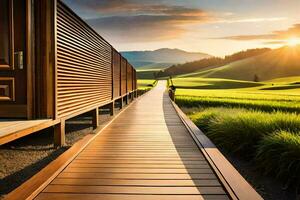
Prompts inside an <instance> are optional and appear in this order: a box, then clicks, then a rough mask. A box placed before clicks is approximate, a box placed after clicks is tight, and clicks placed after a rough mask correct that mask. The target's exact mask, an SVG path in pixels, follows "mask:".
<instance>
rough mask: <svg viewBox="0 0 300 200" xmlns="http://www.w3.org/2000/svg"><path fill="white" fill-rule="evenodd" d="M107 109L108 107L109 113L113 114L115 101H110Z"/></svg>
mask: <svg viewBox="0 0 300 200" xmlns="http://www.w3.org/2000/svg"><path fill="white" fill-rule="evenodd" d="M109 109H110V115H111V116H114V114H115V102H114V101H113V102H111V104H110V105H109Z"/></svg>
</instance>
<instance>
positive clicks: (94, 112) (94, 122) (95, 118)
mask: <svg viewBox="0 0 300 200" xmlns="http://www.w3.org/2000/svg"><path fill="white" fill-rule="evenodd" d="M91 114H92V125H93V128H94V129H96V128H97V127H98V126H99V108H96V109H94V110H92V111H91Z"/></svg>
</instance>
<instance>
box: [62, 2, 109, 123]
mask: <svg viewBox="0 0 300 200" xmlns="http://www.w3.org/2000/svg"><path fill="white" fill-rule="evenodd" d="M111 56H112V48H111V46H110V45H109V44H108V43H107V42H106V41H105V40H104V39H103V38H101V37H100V36H99V35H98V34H97V33H96V32H95V31H93V29H91V28H90V27H89V26H88V25H87V24H86V23H85V22H83V21H82V20H81V19H80V18H79V17H78V16H77V15H76V14H74V13H73V12H72V11H71V10H70V9H69V8H68V7H67V6H65V5H64V4H63V3H62V2H60V0H58V1H57V117H63V116H66V115H68V114H71V113H73V112H78V111H80V110H81V109H85V108H87V107H90V106H94V105H99V104H101V103H104V102H106V101H110V100H111V99H112V72H111V68H112V67H111V66H112V61H111V60H112V59H111Z"/></svg>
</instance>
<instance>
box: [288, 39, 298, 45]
mask: <svg viewBox="0 0 300 200" xmlns="http://www.w3.org/2000/svg"><path fill="white" fill-rule="evenodd" d="M287 44H288V45H289V46H296V45H299V44H300V38H290V39H288V40H287Z"/></svg>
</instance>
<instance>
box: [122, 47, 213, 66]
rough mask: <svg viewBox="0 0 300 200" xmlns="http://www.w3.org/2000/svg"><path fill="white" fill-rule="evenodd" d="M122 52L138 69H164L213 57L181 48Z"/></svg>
mask: <svg viewBox="0 0 300 200" xmlns="http://www.w3.org/2000/svg"><path fill="white" fill-rule="evenodd" d="M121 54H122V55H123V56H124V57H125V58H127V59H128V61H129V62H130V63H131V64H132V65H133V66H134V67H135V68H136V69H164V68H167V67H169V66H171V65H173V64H180V63H185V62H190V61H194V60H200V59H203V58H209V57H211V56H210V55H208V54H205V53H200V52H186V51H183V50H180V49H168V48H163V49H157V50H154V51H124V52H121Z"/></svg>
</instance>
